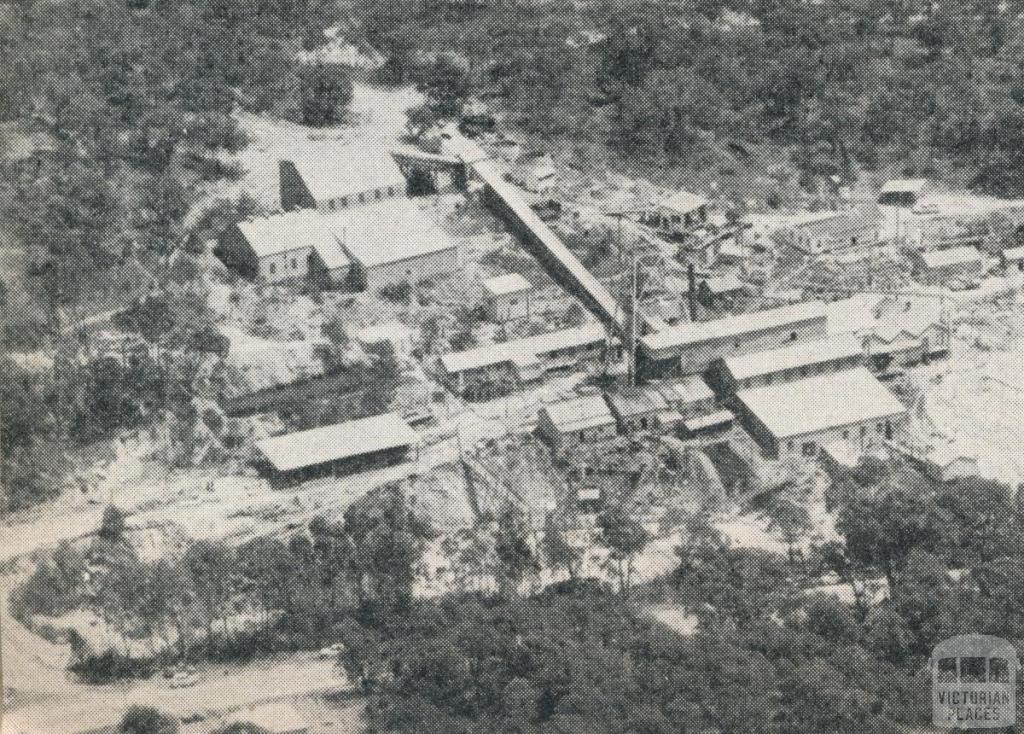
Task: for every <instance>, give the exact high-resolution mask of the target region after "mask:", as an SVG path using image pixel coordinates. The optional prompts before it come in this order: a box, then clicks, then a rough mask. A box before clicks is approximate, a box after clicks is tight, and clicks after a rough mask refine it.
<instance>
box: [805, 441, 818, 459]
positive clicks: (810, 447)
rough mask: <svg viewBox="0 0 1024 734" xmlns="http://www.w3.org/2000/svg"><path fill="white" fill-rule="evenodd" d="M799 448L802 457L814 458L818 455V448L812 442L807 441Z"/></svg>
mask: <svg viewBox="0 0 1024 734" xmlns="http://www.w3.org/2000/svg"><path fill="white" fill-rule="evenodd" d="M801 448H802V450H803V455H804V456H814V455H815V454H817V453H818V447H817V445H816V444H815V443H814V441H808V442H807V443H805V444H804V445H803V446H802V447H801Z"/></svg>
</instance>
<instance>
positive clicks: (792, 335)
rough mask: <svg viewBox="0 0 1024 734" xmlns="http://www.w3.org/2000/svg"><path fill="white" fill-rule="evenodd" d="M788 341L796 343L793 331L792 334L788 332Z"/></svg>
mask: <svg viewBox="0 0 1024 734" xmlns="http://www.w3.org/2000/svg"><path fill="white" fill-rule="evenodd" d="M789 340H790V341H791V342H795V341H796V332H795V331H793V332H790V334H789Z"/></svg>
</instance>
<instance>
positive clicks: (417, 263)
mask: <svg viewBox="0 0 1024 734" xmlns="http://www.w3.org/2000/svg"><path fill="white" fill-rule="evenodd" d="M327 222H328V226H329V227H330V228H331V230H332V231H333V232H334V236H335V237H336V238H337V240H338V241H339V242H340V243H341V246H342V247H343V248H344V249H345V252H346V253H347V254H348V256H349V258H350V259H351V260H352V271H353V281H354V282H355V284H356V285H358V286H360V287H362V288H365V289H366V290H369V291H374V292H376V291H378V290H380V289H381V288H382V287H384V286H388V285H396V284H398V283H417V282H419V281H422V280H426V279H429V278H433V277H438V276H443V275H448V274H451V273H453V272H455V271H456V269H457V268H458V265H459V257H458V245H457V243H456V242H455V241H454V240H452V239H451V237H450V236H449V235H448V233H447V232H445V231H444V230H443V229H441V228H440V227H439V226H438V225H437V224H435V223H434V221H433V220H432V218H431V215H430V213H429V212H426V211H424V210H423V209H421V207H420V205H419V204H418V203H417V202H416V201H414V200H411V199H401V200H395V201H394V202H391V203H390V204H389V205H388V206H371V207H360V208H356V209H351V210H349V211H346V212H343V213H339V214H335V215H333V216H329V217H327Z"/></svg>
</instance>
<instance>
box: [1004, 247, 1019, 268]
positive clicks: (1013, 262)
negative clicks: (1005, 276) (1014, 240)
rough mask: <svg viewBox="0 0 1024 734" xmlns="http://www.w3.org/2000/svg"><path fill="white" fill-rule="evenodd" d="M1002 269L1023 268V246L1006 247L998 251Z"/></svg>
mask: <svg viewBox="0 0 1024 734" xmlns="http://www.w3.org/2000/svg"><path fill="white" fill-rule="evenodd" d="M999 261H1000V262H1001V263H1002V265H1003V269H1004V270H1012V269H1017V270H1024V247H1008V248H1007V249H1005V250H1003V251H1002V252H1000V253H999Z"/></svg>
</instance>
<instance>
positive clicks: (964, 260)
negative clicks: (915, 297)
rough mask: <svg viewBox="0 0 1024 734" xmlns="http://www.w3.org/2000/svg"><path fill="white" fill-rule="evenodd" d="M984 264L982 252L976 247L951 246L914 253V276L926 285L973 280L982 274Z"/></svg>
mask: <svg viewBox="0 0 1024 734" xmlns="http://www.w3.org/2000/svg"><path fill="white" fill-rule="evenodd" d="M983 266H984V262H983V260H982V256H981V252H980V251H979V250H978V248H976V247H969V246H965V247H951V248H950V249H948V250H929V251H927V252H918V253H915V254H914V278H915V279H917V281H918V282H920V283H923V284H924V285H944V284H946V283H948V282H949V281H951V280H955V279H963V280H971V279H973V278H976V277H978V276H979V275H981V271H982V268H983Z"/></svg>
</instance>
